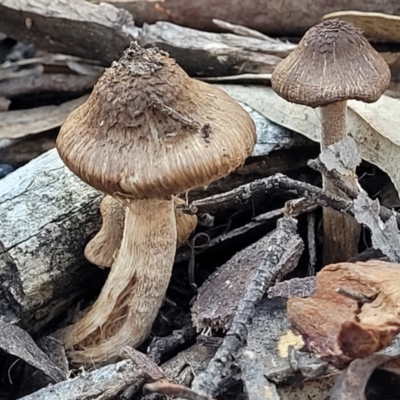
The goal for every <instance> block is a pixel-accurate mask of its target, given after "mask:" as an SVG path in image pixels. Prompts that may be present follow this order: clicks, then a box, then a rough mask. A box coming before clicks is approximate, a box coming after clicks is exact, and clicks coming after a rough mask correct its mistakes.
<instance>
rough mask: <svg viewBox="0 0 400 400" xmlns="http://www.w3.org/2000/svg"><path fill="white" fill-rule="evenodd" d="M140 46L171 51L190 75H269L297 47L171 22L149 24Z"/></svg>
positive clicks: (141, 35) (145, 27)
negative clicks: (187, 26)
mask: <svg viewBox="0 0 400 400" xmlns="http://www.w3.org/2000/svg"><path fill="white" fill-rule="evenodd" d="M139 43H140V44H141V45H142V46H150V45H151V46H157V47H159V48H161V49H163V50H165V51H168V53H169V54H170V55H171V57H173V58H175V59H176V60H177V62H178V64H179V65H180V66H181V67H182V68H183V69H184V70H185V71H186V72H188V73H189V75H199V76H221V75H222V76H223V75H234V74H238V73H263V74H268V73H271V72H272V71H273V70H274V69H275V67H276V65H277V64H278V63H279V62H280V61H281V60H282V58H283V57H286V56H287V55H288V54H289V53H290V52H291V51H292V50H293V49H294V48H295V47H296V46H295V45H293V44H289V43H284V42H280V41H275V42H272V41H267V40H262V39H259V38H250V37H243V36H238V35H234V34H230V33H229V34H218V33H211V32H202V31H197V30H194V29H189V28H185V27H182V26H178V25H175V24H171V23H169V22H156V23H155V24H154V25H147V24H146V25H145V26H144V27H143V30H142V31H141V33H140V38H139ZM193 60H196V62H193Z"/></svg>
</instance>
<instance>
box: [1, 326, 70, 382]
mask: <svg viewBox="0 0 400 400" xmlns="http://www.w3.org/2000/svg"><path fill="white" fill-rule="evenodd" d="M0 349H1V350H2V351H4V352H6V353H7V354H11V355H14V356H16V357H18V358H20V359H22V360H24V361H25V362H26V363H28V364H30V365H32V366H33V367H35V368H36V369H38V370H40V371H42V372H44V373H45V374H46V375H47V376H48V377H50V378H51V379H52V383H54V382H61V381H63V380H65V379H67V374H66V373H65V372H64V371H63V370H61V369H60V368H58V366H57V365H56V364H55V363H53V361H52V360H51V359H50V358H49V357H48V356H47V355H46V354H45V353H44V352H43V351H42V350H41V349H40V348H39V347H38V346H37V345H36V343H35V342H34V341H33V339H32V338H31V337H30V336H29V334H28V333H27V332H25V331H24V330H23V329H21V328H20V327H18V326H16V325H12V324H7V323H0Z"/></svg>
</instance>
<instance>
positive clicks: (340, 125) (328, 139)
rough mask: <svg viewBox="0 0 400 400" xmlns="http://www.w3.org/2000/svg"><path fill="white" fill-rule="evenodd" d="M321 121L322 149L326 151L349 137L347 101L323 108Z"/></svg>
mask: <svg viewBox="0 0 400 400" xmlns="http://www.w3.org/2000/svg"><path fill="white" fill-rule="evenodd" d="M321 120H322V136H321V148H322V150H324V149H325V148H327V147H328V146H330V145H331V144H334V143H337V142H339V141H340V140H342V139H343V138H344V137H345V136H346V135H347V101H338V102H336V103H332V104H328V105H327V106H324V107H321Z"/></svg>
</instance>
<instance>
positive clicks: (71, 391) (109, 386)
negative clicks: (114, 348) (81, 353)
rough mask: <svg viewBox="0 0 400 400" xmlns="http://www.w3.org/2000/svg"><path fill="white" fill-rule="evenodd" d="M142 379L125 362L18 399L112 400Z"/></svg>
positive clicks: (140, 373)
mask: <svg viewBox="0 0 400 400" xmlns="http://www.w3.org/2000/svg"><path fill="white" fill-rule="evenodd" d="M143 377H144V371H143V370H141V369H138V368H137V366H136V365H135V364H134V363H132V361H129V360H124V361H121V362H119V363H117V364H111V365H107V366H105V367H102V368H99V369H95V370H93V371H91V372H85V373H84V374H81V375H80V376H78V377H77V378H73V379H68V380H66V381H63V382H60V383H57V384H56V385H52V386H49V387H46V388H44V389H42V390H39V391H37V392H35V393H32V394H30V395H28V396H25V397H22V398H21V400H22V399H23V400H43V399H46V400H59V399H68V400H87V399H93V400H94V399H96V400H111V399H113V398H114V396H116V395H117V394H118V393H119V392H121V391H122V390H124V389H126V388H127V387H128V386H130V385H132V384H133V383H135V382H139V381H140V380H141V379H143Z"/></svg>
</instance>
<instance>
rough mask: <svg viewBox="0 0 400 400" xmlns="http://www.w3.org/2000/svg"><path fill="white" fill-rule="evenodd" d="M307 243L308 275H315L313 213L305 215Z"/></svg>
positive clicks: (315, 254)
mask: <svg viewBox="0 0 400 400" xmlns="http://www.w3.org/2000/svg"><path fill="white" fill-rule="evenodd" d="M307 242H308V254H309V261H308V275H309V276H313V275H315V263H316V260H317V249H316V245H315V213H308V214H307Z"/></svg>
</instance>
